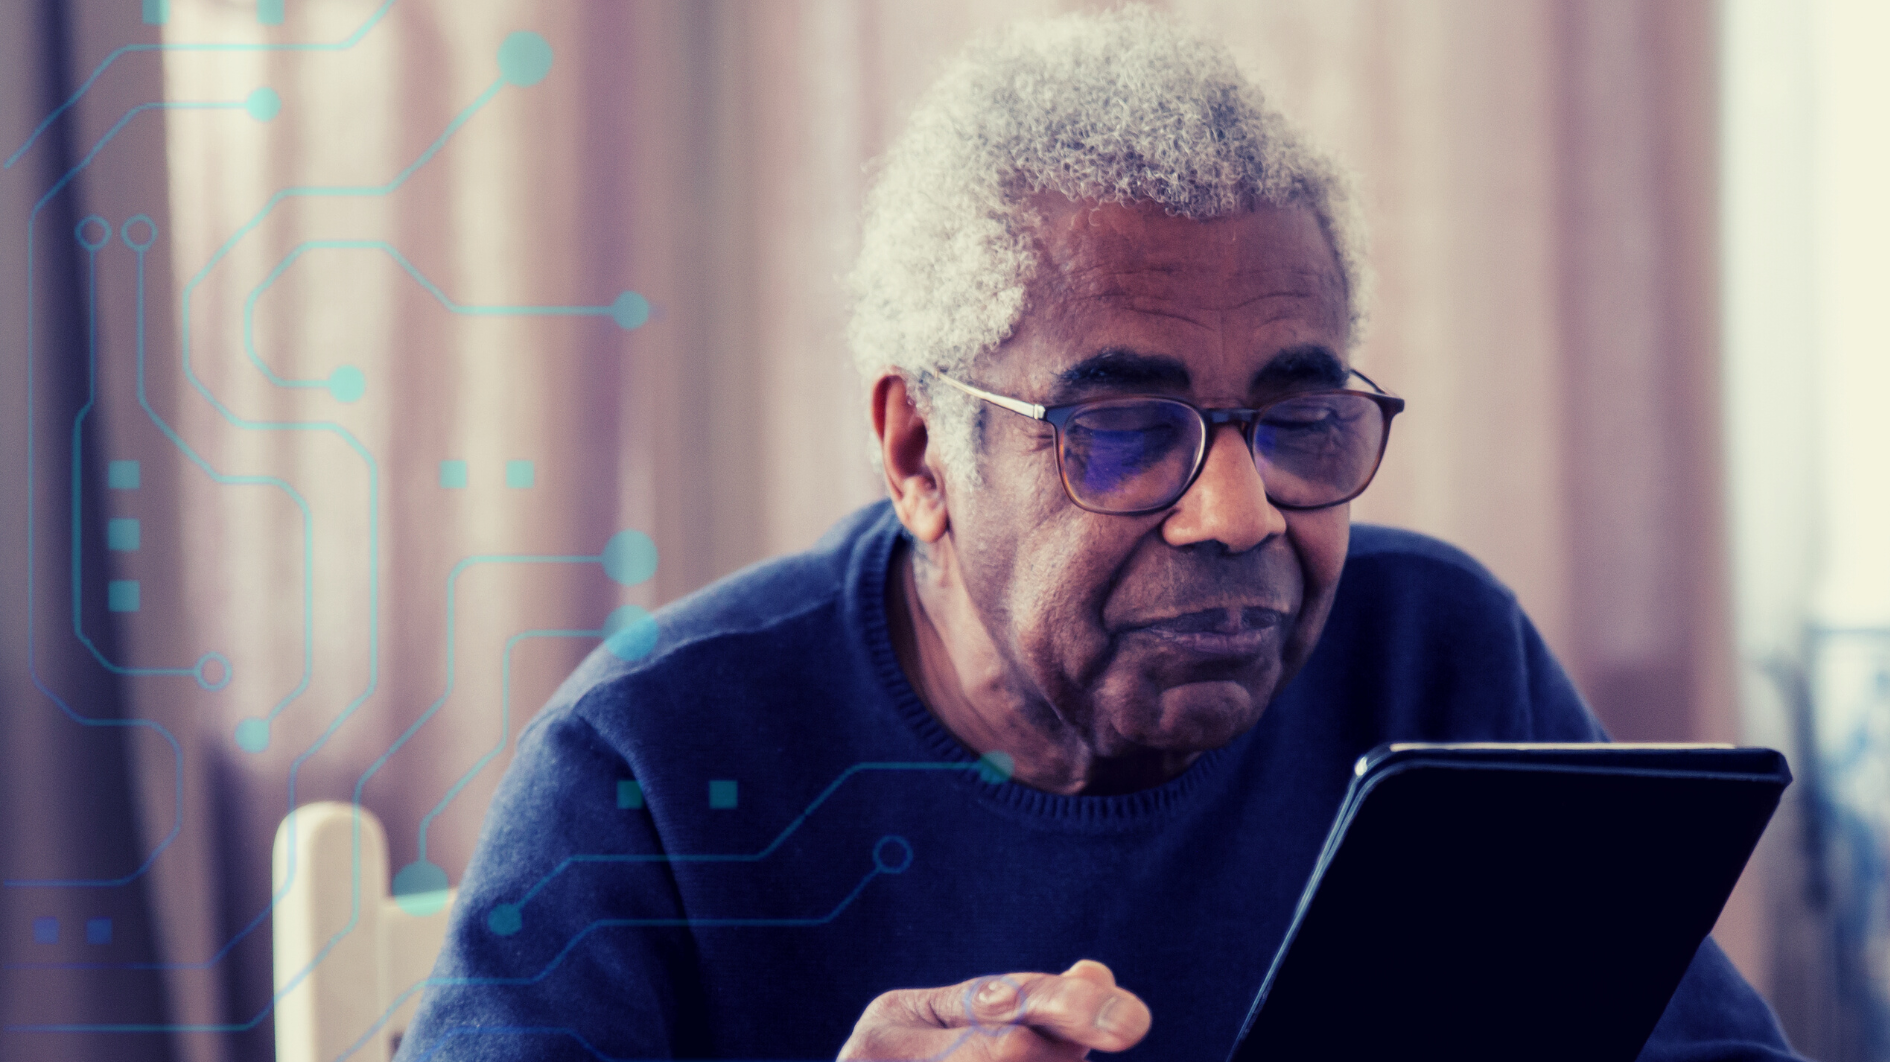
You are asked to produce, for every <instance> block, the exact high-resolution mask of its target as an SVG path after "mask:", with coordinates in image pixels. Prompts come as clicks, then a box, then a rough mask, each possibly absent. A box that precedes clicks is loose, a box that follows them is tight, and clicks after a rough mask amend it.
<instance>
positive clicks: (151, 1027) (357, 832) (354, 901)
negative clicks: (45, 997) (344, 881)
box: [6, 742, 361, 1033]
mask: <svg viewBox="0 0 1890 1062" xmlns="http://www.w3.org/2000/svg"><path fill="white" fill-rule="evenodd" d="M173 744H175V742H173ZM179 777H180V778H181V777H182V763H181V760H180V762H179ZM356 806H357V807H359V805H356ZM298 814H300V811H299V810H298V809H294V808H291V809H290V811H289V815H290V818H291V819H293V817H294V816H295V815H298ZM291 831H292V832H291V833H290V836H291V837H293V836H294V833H293V826H292V825H291ZM351 841H352V844H353V854H354V864H353V873H352V874H350V875H349V906H348V922H347V924H346V925H344V926H342V927H341V928H340V929H339V930H337V931H336V932H335V935H334V936H332V937H329V938H328V943H326V944H324V945H322V947H321V950H320V951H318V952H316V953H315V956H314V957H313V958H312V959H310V960H309V963H308V965H307V966H304V967H303V968H301V969H300V970H297V971H296V972H295V974H294V975H293V976H291V977H290V978H289V980H288V983H287V984H285V985H283V987H282V988H281V989H280V990H278V991H277V992H276V993H275V994H274V995H273V996H271V997H270V998H269V1002H268V1003H267V1004H265V1005H264V1006H263V1008H262V1010H261V1011H260V1012H259V1013H257V1015H256V1016H255V1017H254V1018H251V1019H250V1020H248V1021H245V1022H230V1023H222V1024H202V1025H177V1024H170V1023H164V1024H148V1025H125V1024H97V1025H9V1026H7V1027H6V1028H7V1031H8V1032H123V1033H133V1032H213V1033H226V1032H245V1031H248V1030H250V1029H253V1028H255V1027H256V1026H257V1025H259V1024H261V1023H262V1020H263V1019H264V1018H265V1017H267V1016H268V1015H269V1012H270V1011H271V1010H273V1009H274V1008H275V1005H276V1001H277V1000H279V999H281V998H282V997H283V996H285V995H287V994H288V993H290V992H293V991H294V990H295V989H296V987H297V986H298V985H300V984H301V983H302V982H303V981H304V980H305V979H306V978H307V977H308V975H309V972H310V971H312V970H314V969H315V967H316V966H318V965H320V964H321V962H322V960H323V959H325V958H327V957H328V953H329V952H330V951H332V950H334V948H335V945H337V944H339V943H341V939H342V938H343V937H345V936H347V935H348V934H349V933H352V932H354V927H355V924H356V923H358V922H359V921H360V920H361V816H359V815H356V816H354V831H353V836H352V837H351ZM295 863H296V846H295V845H294V844H293V843H291V844H290V845H289V873H288V874H287V875H286V877H287V879H288V881H290V882H292V881H293V880H294V878H295V870H296V867H295ZM287 887H288V886H287V884H286V883H285V884H284V890H286V889H287ZM281 898H282V892H281V891H278V892H276V893H275V895H273V896H271V897H270V899H269V906H268V907H267V908H265V909H264V910H263V913H262V914H260V915H257V916H256V918H255V920H254V921H252V922H251V923H250V924H249V925H248V926H246V927H245V928H244V929H243V930H242V931H241V932H239V933H238V934H237V935H236V936H235V937H233V938H231V940H230V942H229V943H228V944H225V945H224V946H223V947H222V949H221V950H219V951H218V952H217V953H216V955H214V956H212V957H211V958H210V959H209V960H208V961H205V962H201V963H127V964H125V965H124V966H119V967H108V968H111V969H133V970H173V969H204V968H207V967H210V966H214V965H215V964H216V963H217V962H219V961H221V960H222V958H223V956H224V955H226V954H228V953H229V951H230V949H231V948H234V947H235V946H236V944H237V941H240V940H242V939H243V937H244V936H246V935H248V934H249V933H250V932H251V931H253V930H254V929H255V928H256V926H257V925H259V924H261V923H262V921H263V920H264V919H266V918H268V917H269V913H270V911H273V910H274V909H275V905H276V902H277V901H278V900H280V899H281ZM75 965H80V964H53V963H44V964H41V963H16V964H9V965H8V967H7V968H8V969H16V968H38V967H54V968H61V969H64V968H69V967H71V966H75ZM95 965H100V966H102V965H103V964H95Z"/></svg>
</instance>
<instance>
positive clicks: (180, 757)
mask: <svg viewBox="0 0 1890 1062" xmlns="http://www.w3.org/2000/svg"><path fill="white" fill-rule="evenodd" d="M243 106H244V104H242V103H239V102H221V101H218V102H182V101H179V102H173V103H141V104H138V105H137V106H135V107H133V108H131V109H130V110H128V111H126V112H125V113H124V115H123V116H122V117H120V118H119V119H118V121H117V122H115V123H113V125H112V127H111V128H110V129H108V130H106V132H105V135H104V136H102V137H100V138H99V140H98V143H96V144H94V145H92V148H91V150H89V151H87V152H86V153H85V155H84V157H83V158H81V159H80V160H79V161H78V162H77V163H76V164H74V165H73V167H72V168H71V169H69V170H67V171H66V172H65V173H64V174H63V175H61V176H60V178H59V179H58V180H57V181H54V182H53V185H52V187H51V188H48V189H47V190H46V194H44V195H42V196H40V197H39V200H38V201H37V202H35V203H34V204H33V209H32V211H31V212H29V213H28V215H27V218H26V315H25V316H26V389H25V402H26V416H25V418H24V419H25V421H26V667H27V672H28V674H30V675H31V676H32V679H33V686H34V688H36V689H38V690H39V691H40V692H41V693H42V694H44V695H45V696H46V698H47V699H48V700H50V701H52V702H53V704H55V705H57V706H58V708H59V710H60V711H61V712H63V713H64V714H65V715H66V717H67V718H68V719H71V720H72V721H73V722H75V723H78V724H79V725H81V726H107V727H120V726H124V727H140V728H144V729H150V730H155V731H156V732H157V733H158V734H160V735H161V736H162V737H163V738H164V740H165V741H166V742H167V743H169V744H170V746H171V754H172V758H173V759H174V761H175V764H176V770H175V776H176V787H175V793H176V800H175V808H174V814H173V818H172V821H171V829H170V832H168V833H167V834H165V836H164V838H163V839H162V840H160V841H159V842H158V843H157V845H156V846H155V847H153V848H152V850H151V853H150V854H149V855H148V856H146V857H145V860H144V862H143V863H142V864H140V865H139V866H138V868H137V869H136V870H134V871H132V872H131V873H130V874H127V875H125V876H124V877H121V878H92V879H72V880H37V879H33V880H28V879H9V880H8V881H6V882H5V883H4V884H5V885H6V886H7V887H9V888H55V887H56V888H109V887H115V886H120V885H125V884H127V883H129V882H132V881H135V880H136V879H137V878H138V877H139V876H141V875H142V874H144V872H145V871H147V870H149V869H150V868H151V864H152V863H153V862H154V861H156V859H157V857H158V856H159V854H161V853H162V852H163V851H164V850H165V849H166V848H169V847H170V845H171V843H172V842H173V841H175V840H176V839H177V837H178V835H179V834H181V833H182V832H183V828H184V749H183V746H182V745H180V744H179V743H178V741H177V737H176V735H174V734H172V733H171V732H170V730H169V729H167V728H166V727H165V726H164V725H163V724H161V723H158V722H157V721H156V720H152V719H110V718H97V717H92V716H85V715H81V714H79V713H78V712H76V711H74V710H73V708H72V706H71V705H69V704H67V703H66V701H65V698H63V697H61V696H59V694H58V693H57V692H55V691H54V690H53V689H52V687H50V686H48V685H47V684H46V681H45V679H44V678H42V677H41V676H40V674H39V657H38V648H39V628H38V623H37V621H36V617H35V615H34V612H35V607H36V606H37V604H38V601H39V595H38V594H37V593H36V592H35V589H34V587H35V584H36V582H37V578H36V575H37V573H36V572H35V567H34V563H33V562H34V558H36V557H38V556H39V553H38V549H37V542H38V522H37V515H38V514H37V511H36V510H35V508H34V504H33V501H34V499H35V498H36V497H38V494H37V492H36V490H35V481H36V471H37V469H38V467H39V463H38V458H37V449H38V447H37V445H36V444H37V439H38V432H37V430H36V427H35V417H34V390H33V363H34V338H35V333H34V325H35V324H36V323H37V321H36V307H37V305H38V303H37V300H36V299H35V298H34V285H35V280H36V274H35V272H34V269H33V264H34V262H35V261H37V257H36V256H35V254H34V248H35V244H36V243H37V242H38V241H37V239H36V234H37V230H38V227H39V216H40V214H42V213H44V212H45V209H46V206H47V204H49V203H51V202H52V200H53V197H54V196H57V195H58V194H59V193H60V192H62V191H64V190H65V188H66V186H67V185H69V184H71V183H72V182H73V180H75V179H76V178H77V177H78V176H79V174H80V173H82V172H84V171H85V169H86V168H87V167H88V166H90V165H91V164H92V161H93V160H94V159H96V158H98V155H99V152H101V151H103V150H105V146H106V145H107V144H109V143H111V141H112V139H113V138H114V137H116V136H117V135H118V134H119V132H120V131H121V130H123V129H124V128H125V126H126V125H128V124H130V122H131V120H132V119H133V118H135V117H137V116H138V115H140V114H144V113H146V112H148V111H154V110H225V109H236V108H241V107H243ZM142 290H143V289H142V287H141V288H140V297H142ZM138 327H139V330H140V335H142V333H143V327H144V318H143V314H142V313H140V315H139V319H138Z"/></svg>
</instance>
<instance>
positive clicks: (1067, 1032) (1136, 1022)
mask: <svg viewBox="0 0 1890 1062" xmlns="http://www.w3.org/2000/svg"><path fill="white" fill-rule="evenodd" d="M961 988H962V989H963V990H964V994H963V998H964V1000H965V1008H964V1010H965V1015H966V1017H967V1019H968V1020H967V1021H966V1022H965V1024H968V1025H972V1026H975V1027H978V1028H982V1029H989V1030H992V1031H993V1032H996V1031H997V1030H999V1029H1001V1028H1002V1027H1004V1026H1007V1025H1012V1026H1022V1027H1024V1028H1026V1029H1030V1030H1033V1031H1035V1032H1038V1033H1041V1034H1043V1035H1045V1036H1048V1037H1051V1038H1053V1039H1057V1040H1063V1041H1065V1042H1068V1043H1072V1044H1078V1045H1081V1046H1082V1047H1085V1048H1093V1049H1095V1050H1098V1051H1125V1050H1127V1049H1129V1048H1130V1047H1133V1046H1135V1045H1136V1044H1137V1043H1139V1042H1141V1040H1142V1037H1143V1036H1146V1035H1147V1034H1148V1027H1149V1011H1148V1005H1147V1004H1145V1003H1143V1002H1142V1001H1141V1000H1140V999H1138V998H1136V996H1135V994H1134V993H1132V992H1129V991H1127V990H1126V989H1122V988H1117V987H1116V986H1115V975H1114V974H1112V973H1110V972H1109V968H1108V967H1106V966H1104V965H1102V964H1101V963H1098V962H1088V961H1085V962H1083V963H1078V964H1077V966H1076V967H1072V968H1071V972H1070V973H1067V974H1064V975H1062V976H1059V975H1056V974H1009V975H1006V976H1003V977H986V978H980V979H978V980H976V981H968V982H966V983H965V985H964V986H961Z"/></svg>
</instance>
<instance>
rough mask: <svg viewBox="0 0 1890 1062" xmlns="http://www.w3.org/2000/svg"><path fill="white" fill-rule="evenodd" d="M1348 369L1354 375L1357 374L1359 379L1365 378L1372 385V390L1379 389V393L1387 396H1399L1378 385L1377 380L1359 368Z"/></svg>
mask: <svg viewBox="0 0 1890 1062" xmlns="http://www.w3.org/2000/svg"><path fill="white" fill-rule="evenodd" d="M1347 371H1349V372H1350V373H1351V374H1352V375H1353V376H1356V377H1358V378H1359V379H1361V380H1364V381H1365V382H1366V383H1367V384H1369V385H1370V386H1371V389H1372V390H1374V391H1377V392H1378V393H1379V394H1381V395H1384V396H1385V397H1387V398H1396V397H1397V396H1396V395H1394V394H1392V393H1391V392H1390V391H1387V390H1385V389H1384V388H1382V387H1380V386H1378V381H1377V380H1374V379H1372V378H1371V377H1369V376H1367V375H1365V374H1364V373H1362V372H1360V371H1358V370H1357V369H1350V370H1347Z"/></svg>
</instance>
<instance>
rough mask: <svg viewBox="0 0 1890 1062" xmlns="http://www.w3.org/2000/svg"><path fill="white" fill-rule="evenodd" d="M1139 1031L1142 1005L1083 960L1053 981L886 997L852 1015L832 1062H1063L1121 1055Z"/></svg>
mask: <svg viewBox="0 0 1890 1062" xmlns="http://www.w3.org/2000/svg"><path fill="white" fill-rule="evenodd" d="M1148 1025H1149V1012H1148V1004H1146V1003H1143V1002H1142V1001H1141V1000H1140V999H1137V998H1136V997H1135V995H1134V994H1133V993H1131V992H1128V991H1126V990H1124V989H1120V988H1117V987H1116V977H1115V975H1114V974H1112V973H1110V972H1109V967H1107V966H1104V965H1103V964H1102V963H1099V962H1093V961H1091V960H1089V959H1084V960H1082V961H1081V962H1078V963H1077V964H1076V965H1075V966H1072V967H1070V968H1069V969H1068V970H1065V971H1064V972H1063V973H1061V974H1045V973H1019V974H1007V975H1004V976H1002V977H979V978H976V979H974V980H970V981H966V982H965V983H963V984H958V985H947V986H946V987H944V988H908V989H901V990H899V991H895V992H888V993H886V994H885V995H883V996H880V997H879V998H878V999H875V1000H874V1001H873V1002H872V1004H871V1005H870V1006H868V1007H867V1008H866V1013H865V1014H862V1015H860V1023H859V1024H858V1025H855V1026H854V1027H853V1035H852V1036H851V1037H849V1038H848V1039H847V1043H846V1046H845V1047H842V1048H841V1049H840V1062H866V1060H875V1062H883V1060H893V1059H898V1060H901V1062H920V1060H936V1062H1052V1060H1056V1062H1067V1060H1070V1059H1080V1058H1087V1057H1089V1052H1090V1051H1091V1050H1092V1049H1093V1050H1097V1051H1126V1050H1128V1049H1129V1048H1131V1047H1134V1046H1135V1045H1136V1044H1138V1043H1140V1042H1141V1040H1142V1037H1144V1036H1146V1035H1148Z"/></svg>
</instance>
